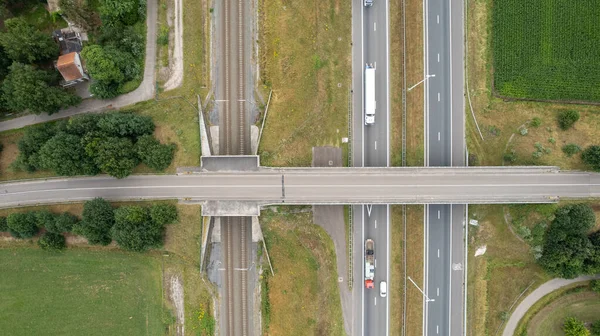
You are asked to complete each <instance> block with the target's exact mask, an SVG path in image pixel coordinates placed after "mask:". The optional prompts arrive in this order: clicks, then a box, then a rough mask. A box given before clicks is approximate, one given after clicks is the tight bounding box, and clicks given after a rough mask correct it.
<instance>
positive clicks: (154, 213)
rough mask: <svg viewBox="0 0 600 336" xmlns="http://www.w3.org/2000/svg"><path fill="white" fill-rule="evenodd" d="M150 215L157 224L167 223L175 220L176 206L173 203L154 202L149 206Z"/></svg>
mask: <svg viewBox="0 0 600 336" xmlns="http://www.w3.org/2000/svg"><path fill="white" fill-rule="evenodd" d="M150 217H151V218H152V221H153V222H154V223H156V224H158V225H167V224H171V223H173V222H175V221H176V220H177V207H176V206H175V205H173V204H154V205H153V206H152V207H151V208H150Z"/></svg>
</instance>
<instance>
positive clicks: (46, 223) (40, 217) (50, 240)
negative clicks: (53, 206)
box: [0, 210, 79, 250]
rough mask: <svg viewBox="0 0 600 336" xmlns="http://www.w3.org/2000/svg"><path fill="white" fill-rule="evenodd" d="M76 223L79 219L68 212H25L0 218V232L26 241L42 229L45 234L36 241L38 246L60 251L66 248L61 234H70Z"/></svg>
mask: <svg viewBox="0 0 600 336" xmlns="http://www.w3.org/2000/svg"><path fill="white" fill-rule="evenodd" d="M78 222H79V218H77V216H74V215H72V214H70V213H68V212H64V213H61V214H56V213H52V212H50V211H47V210H41V211H27V212H22V213H13V214H10V215H8V217H0V232H10V234H11V235H12V236H13V237H15V238H18V239H27V238H31V237H33V236H35V235H37V234H38V233H39V231H40V230H41V229H44V230H46V232H45V233H44V234H43V235H42V236H41V237H40V239H39V240H38V245H39V246H40V247H41V248H43V249H47V250H60V249H63V248H65V247H66V242H65V237H64V236H63V233H65V232H71V230H72V229H73V227H74V226H75V225H77V223H78Z"/></svg>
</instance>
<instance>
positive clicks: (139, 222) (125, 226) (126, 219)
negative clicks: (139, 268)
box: [112, 206, 163, 252]
mask: <svg viewBox="0 0 600 336" xmlns="http://www.w3.org/2000/svg"><path fill="white" fill-rule="evenodd" d="M162 235H163V226H162V225H159V224H157V223H155V222H154V221H153V220H152V218H151V216H150V213H149V211H148V208H143V207H139V206H123V207H120V208H118V209H117V210H116V211H115V226H113V228H112V237H113V239H114V240H115V241H116V242H117V243H118V244H119V246H121V247H122V248H124V249H126V250H130V251H138V252H140V251H145V250H147V249H149V248H153V247H159V246H160V245H161V242H162Z"/></svg>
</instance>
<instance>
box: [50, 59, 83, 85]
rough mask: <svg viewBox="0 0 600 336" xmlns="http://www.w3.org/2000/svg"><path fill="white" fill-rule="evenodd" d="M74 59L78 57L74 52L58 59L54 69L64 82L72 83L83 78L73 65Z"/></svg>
mask: <svg viewBox="0 0 600 336" xmlns="http://www.w3.org/2000/svg"><path fill="white" fill-rule="evenodd" d="M76 57H79V55H77V53H76V52H72V53H69V54H66V55H61V56H59V57H58V61H57V62H56V68H57V69H58V71H59V72H60V74H61V75H62V76H63V78H64V79H65V80H66V81H72V80H76V79H79V78H81V77H83V74H82V73H81V71H79V68H78V67H77V65H76V64H75V58H76Z"/></svg>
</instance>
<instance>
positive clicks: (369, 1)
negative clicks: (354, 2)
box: [364, 0, 373, 7]
mask: <svg viewBox="0 0 600 336" xmlns="http://www.w3.org/2000/svg"><path fill="white" fill-rule="evenodd" d="M364 3H365V7H371V6H373V0H364Z"/></svg>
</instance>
